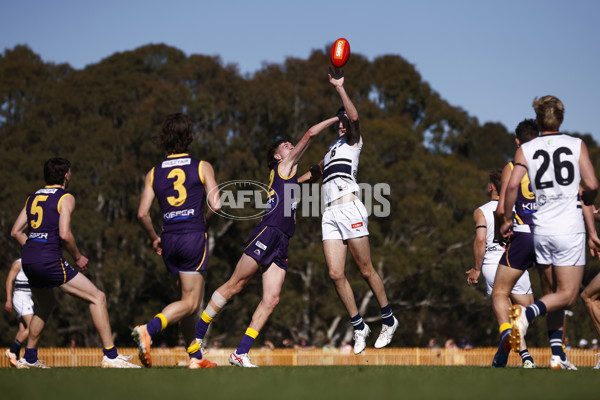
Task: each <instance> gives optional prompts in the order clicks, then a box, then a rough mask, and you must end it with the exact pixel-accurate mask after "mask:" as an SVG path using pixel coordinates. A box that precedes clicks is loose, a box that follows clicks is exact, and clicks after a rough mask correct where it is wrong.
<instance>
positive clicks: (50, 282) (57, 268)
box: [22, 258, 78, 288]
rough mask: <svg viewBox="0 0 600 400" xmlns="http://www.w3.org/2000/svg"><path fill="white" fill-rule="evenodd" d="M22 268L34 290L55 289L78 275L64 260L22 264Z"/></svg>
mask: <svg viewBox="0 0 600 400" xmlns="http://www.w3.org/2000/svg"><path fill="white" fill-rule="evenodd" d="M22 267H23V272H25V275H27V279H29V286H30V287H32V288H54V287H57V286H60V285H63V284H65V283H67V282H69V281H70V280H71V279H73V278H75V275H77V274H78V272H77V271H75V270H74V269H73V267H71V266H70V265H69V263H68V262H66V261H65V260H63V259H62V258H60V259H59V260H57V261H50V262H39V263H31V264H29V263H27V264H26V263H22Z"/></svg>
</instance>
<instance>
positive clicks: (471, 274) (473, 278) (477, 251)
mask: <svg viewBox="0 0 600 400" xmlns="http://www.w3.org/2000/svg"><path fill="white" fill-rule="evenodd" d="M473 221H474V222H475V240H474V241H473V255H474V257H475V266H474V267H473V268H471V269H470V270H468V271H467V284H468V285H472V284H475V283H478V282H479V275H481V266H482V264H483V256H484V255H485V237H486V234H487V228H485V227H487V222H486V220H485V216H484V215H483V211H481V210H480V209H477V210H475V212H473Z"/></svg>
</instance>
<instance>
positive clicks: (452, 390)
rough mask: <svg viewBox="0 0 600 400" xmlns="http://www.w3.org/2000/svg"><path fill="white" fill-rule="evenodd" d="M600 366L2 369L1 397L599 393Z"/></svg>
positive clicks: (84, 399) (111, 399)
mask: <svg viewBox="0 0 600 400" xmlns="http://www.w3.org/2000/svg"><path fill="white" fill-rule="evenodd" d="M599 391H600V371H598V370H593V369H591V368H581V369H580V370H579V371H551V370H549V369H546V368H540V369H537V370H523V369H521V368H506V369H492V368H481V367H407V366H389V367H370V366H369V367H355V366H351V367H337V366H335V367H263V368H258V369H242V368H233V367H219V368H216V369H211V370H193V371H192V370H187V369H183V368H152V369H139V370H105V369H100V368H52V369H48V370H15V369H8V368H2V369H0V393H1V394H2V398H3V399H44V400H54V399H56V400H59V399H61V400H65V399H81V400H92V399H105V400H115V399H130V400H137V399H142V400H144V399H159V398H160V399H165V400H166V399H172V398H175V397H177V398H180V399H186V400H188V399H189V400H192V399H194V400H199V399H210V400H214V399H240V400H242V399H261V400H264V399H282V400H288V399H302V400H315V399H332V400H333V399H335V400H337V399H344V400H345V399H362V400H370V399H377V398H378V397H377V396H382V395H386V396H390V397H386V398H390V399H411V400H412V399H415V398H417V399H477V400H489V399H504V400H520V399H544V400H548V399H577V400H582V399H597V398H598V396H599Z"/></svg>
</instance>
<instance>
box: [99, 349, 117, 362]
mask: <svg viewBox="0 0 600 400" xmlns="http://www.w3.org/2000/svg"><path fill="white" fill-rule="evenodd" d="M102 352H103V353H104V355H105V356H106V357H108V358H110V359H111V360H112V359H115V358H117V356H118V355H119V353H117V346H113V347H111V348H110V349H105V348H103V349H102Z"/></svg>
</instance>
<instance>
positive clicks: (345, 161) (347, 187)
mask: <svg viewBox="0 0 600 400" xmlns="http://www.w3.org/2000/svg"><path fill="white" fill-rule="evenodd" d="M362 145H363V141H362V137H361V138H360V139H359V142H358V146H356V147H355V146H350V145H349V144H348V143H347V142H346V136H342V137H341V138H338V140H336V141H335V142H334V143H333V144H332V145H331V146H329V150H328V151H327V154H325V158H324V159H323V161H324V163H325V165H324V167H323V199H324V201H325V204H328V203H331V202H332V201H334V200H336V199H339V198H340V197H342V196H344V195H346V194H348V193H357V194H358V192H359V188H358V184H357V183H356V175H357V173H358V159H359V157H360V152H361V150H362Z"/></svg>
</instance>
